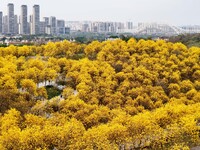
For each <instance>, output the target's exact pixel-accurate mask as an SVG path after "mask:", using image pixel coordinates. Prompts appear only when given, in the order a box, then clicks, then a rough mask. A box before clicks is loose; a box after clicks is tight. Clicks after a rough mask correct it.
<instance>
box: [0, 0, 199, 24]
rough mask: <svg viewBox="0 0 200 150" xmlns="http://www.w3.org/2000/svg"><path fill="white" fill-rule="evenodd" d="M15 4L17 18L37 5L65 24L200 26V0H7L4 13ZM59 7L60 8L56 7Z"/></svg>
mask: <svg viewBox="0 0 200 150" xmlns="http://www.w3.org/2000/svg"><path fill="white" fill-rule="evenodd" d="M8 3H14V5H15V14H20V7H21V5H27V6H28V14H30V13H32V6H33V5H35V4H38V5H40V7H41V12H40V13H41V18H43V17H45V16H56V17H57V18H62V19H64V20H65V21H75V20H77V21H79V20H80V21H83V20H91V21H123V22H125V21H131V22H134V25H136V23H138V22H162V23H168V24H173V25H200V19H199V18H198V15H197V14H199V13H200V9H198V6H200V1H198V0H175V1H174V0H151V1H149V0H123V1H122V0H109V1H108V0H107V1H105V0H101V1H97V0H95V1H94V0H85V1H80V0H73V1H64V0H58V1H57V2H55V1H47V0H43V1H39V0H34V1H31V0H21V1H20V2H19V1H17V0H4V1H3V2H1V5H0V11H3V12H4V14H5V12H6V13H7V10H6V9H7V4H8ZM55 6H56V7H55Z"/></svg>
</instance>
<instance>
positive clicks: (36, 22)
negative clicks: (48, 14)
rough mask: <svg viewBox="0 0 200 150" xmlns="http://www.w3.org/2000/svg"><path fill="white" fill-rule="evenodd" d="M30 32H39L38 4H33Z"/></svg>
mask: <svg viewBox="0 0 200 150" xmlns="http://www.w3.org/2000/svg"><path fill="white" fill-rule="evenodd" d="M31 34H34V35H35V34H40V6H39V5H34V6H33V16H32V30H31Z"/></svg>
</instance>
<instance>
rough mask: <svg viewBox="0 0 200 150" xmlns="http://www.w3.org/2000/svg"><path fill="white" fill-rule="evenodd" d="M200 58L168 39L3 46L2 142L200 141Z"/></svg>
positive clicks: (81, 145) (103, 145) (161, 145)
mask: <svg viewBox="0 0 200 150" xmlns="http://www.w3.org/2000/svg"><path fill="white" fill-rule="evenodd" d="M199 59H200V48H198V47H192V48H187V47H186V46H185V45H183V44H181V43H175V44H173V43H171V42H166V41H164V40H158V41H152V40H139V41H136V40H135V39H130V40H128V41H127V42H125V41H122V40H115V41H104V42H98V41H94V42H92V43H90V44H88V45H85V44H77V43H71V42H68V41H63V42H56V43H52V42H50V43H48V44H46V45H41V46H23V47H16V46H9V47H6V48H0V104H1V105H0V111H1V113H2V115H1V116H0V149H54V148H57V149H63V150H64V149H119V147H121V148H123V147H126V148H127V149H128V148H131V147H132V148H133V149H145V148H146V149H180V148H185V149H189V148H190V147H193V146H196V145H199V144H200V143H199V142H200V139H199V134H200V133H199V127H200V126H199V122H200V121H199V118H200V116H199V114H200V109H199V108H200V107H199V105H200V64H199V62H200V61H199ZM47 82H48V83H51V82H52V83H54V84H55V85H56V86H59V85H62V86H63V87H64V89H63V91H62V95H60V96H58V97H54V98H52V99H50V100H48V95H47V90H46V87H45V85H46V83H47ZM41 83H43V84H44V86H42V87H41V86H39V85H40V84H41Z"/></svg>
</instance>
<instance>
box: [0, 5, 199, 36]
mask: <svg viewBox="0 0 200 150" xmlns="http://www.w3.org/2000/svg"><path fill="white" fill-rule="evenodd" d="M70 32H92V33H132V34H135V35H166V36H171V35H178V34H185V33H200V26H198V25H196V26H182V27H177V26H171V25H168V24H159V23H138V25H137V26H134V25H133V22H131V21H128V22H126V23H124V22H109V21H108V22H99V21H96V22H94V21H65V20H62V19H57V18H56V17H54V16H51V17H43V18H42V19H41V17H40V6H39V5H34V6H33V8H32V14H31V15H28V7H27V5H22V6H21V10H20V15H19V16H18V15H16V14H15V11H14V4H12V3H9V4H8V5H7V13H6V14H3V12H0V35H44V34H47V35H68V34H70Z"/></svg>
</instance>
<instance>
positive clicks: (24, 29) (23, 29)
mask: <svg viewBox="0 0 200 150" xmlns="http://www.w3.org/2000/svg"><path fill="white" fill-rule="evenodd" d="M27 15H28V12H27V5H22V6H21V16H20V34H28V21H27Z"/></svg>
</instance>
